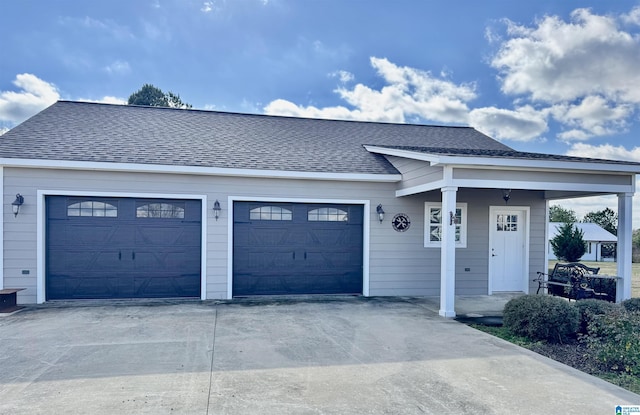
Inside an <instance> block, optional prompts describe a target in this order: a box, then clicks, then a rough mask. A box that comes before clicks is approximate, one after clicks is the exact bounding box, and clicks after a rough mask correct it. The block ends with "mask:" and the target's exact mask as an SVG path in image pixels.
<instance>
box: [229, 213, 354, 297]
mask: <svg viewBox="0 0 640 415" xmlns="http://www.w3.org/2000/svg"><path fill="white" fill-rule="evenodd" d="M278 209H287V211H290V212H291V215H290V216H287V220H281V218H282V217H284V216H280V214H279V211H278ZM257 210H259V211H260V212H261V214H262V215H263V216H262V218H263V219H262V220H258V219H255V218H254V220H249V219H250V215H251V212H252V211H254V212H255V211H257ZM363 210H364V209H363V207H362V206H359V205H333V204H291V203H288V204H278V203H260V202H236V203H235V204H234V230H233V232H234V251H233V294H234V295H236V296H238V295H279V294H340V293H343V294H359V293H362V261H363V260H362V257H363V251H362V250H363V236H362V233H363V227H362V217H363ZM265 212H266V213H265ZM273 212H277V213H275V214H274V213H273Z"/></svg>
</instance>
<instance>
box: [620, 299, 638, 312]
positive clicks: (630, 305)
mask: <svg viewBox="0 0 640 415" xmlns="http://www.w3.org/2000/svg"><path fill="white" fill-rule="evenodd" d="M622 306H623V307H624V309H625V310H627V311H630V312H633V311H640V298H629V299H628V300H624V301H623V302H622Z"/></svg>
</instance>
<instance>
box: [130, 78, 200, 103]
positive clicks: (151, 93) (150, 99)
mask: <svg viewBox="0 0 640 415" xmlns="http://www.w3.org/2000/svg"><path fill="white" fill-rule="evenodd" d="M127 104H129V105H146V106H149V107H170V108H192V106H191V104H188V103H186V102H183V101H182V100H181V99H180V95H178V94H174V93H173V92H166V93H165V92H163V91H162V90H161V89H160V88H156V87H155V86H153V85H151V84H144V85H142V88H140V89H139V90H138V91H136V92H134V93H133V94H131V96H129V100H128V101H127Z"/></svg>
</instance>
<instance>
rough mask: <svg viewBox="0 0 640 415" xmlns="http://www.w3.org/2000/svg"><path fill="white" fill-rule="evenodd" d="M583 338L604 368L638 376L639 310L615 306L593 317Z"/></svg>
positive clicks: (639, 367) (639, 349) (639, 368)
mask: <svg viewBox="0 0 640 415" xmlns="http://www.w3.org/2000/svg"><path fill="white" fill-rule="evenodd" d="M588 332H589V336H587V337H586V338H585V340H584V341H586V343H587V345H588V346H589V348H590V349H591V350H592V352H593V354H594V355H595V357H596V358H597V359H598V361H599V362H600V363H601V364H602V365H603V367H604V369H605V370H610V371H615V372H620V373H627V374H629V375H632V376H638V375H640V312H638V311H634V312H629V311H626V310H625V309H624V308H623V307H617V308H615V309H613V310H611V311H610V312H608V313H606V314H603V315H599V316H594V317H593V319H592V320H591V322H590V323H589V327H588Z"/></svg>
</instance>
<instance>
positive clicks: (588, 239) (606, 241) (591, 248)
mask: <svg viewBox="0 0 640 415" xmlns="http://www.w3.org/2000/svg"><path fill="white" fill-rule="evenodd" d="M562 225H564V223H561V222H549V259H550V260H555V259H557V258H556V256H555V254H554V253H553V247H552V246H551V240H552V239H553V238H555V237H556V235H557V234H558V230H559V229H560V227H561V226H562ZM573 226H575V227H576V228H578V230H580V231H582V239H583V240H584V242H585V244H586V249H587V250H586V252H585V253H584V255H583V256H582V258H580V260H581V261H604V262H613V261H615V260H616V259H615V252H612V251H611V249H610V247H611V246H615V244H616V242H617V241H618V237H617V236H616V235H614V234H612V233H611V232H609V231H608V230H606V229H604V228H603V227H602V226H600V225H598V224H597V223H589V222H584V223H582V222H577V223H574V224H573ZM603 245H604V246H603ZM603 248H604V249H603Z"/></svg>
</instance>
